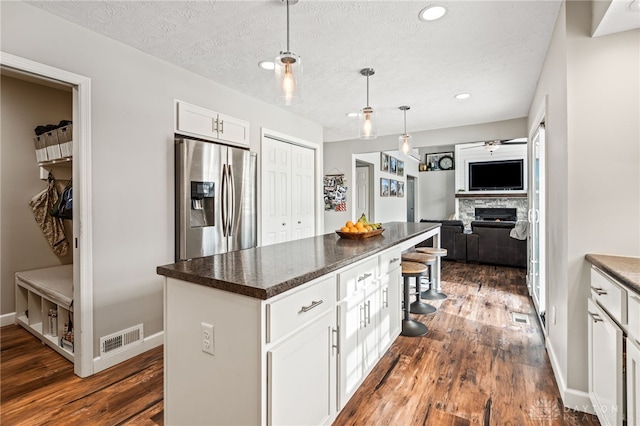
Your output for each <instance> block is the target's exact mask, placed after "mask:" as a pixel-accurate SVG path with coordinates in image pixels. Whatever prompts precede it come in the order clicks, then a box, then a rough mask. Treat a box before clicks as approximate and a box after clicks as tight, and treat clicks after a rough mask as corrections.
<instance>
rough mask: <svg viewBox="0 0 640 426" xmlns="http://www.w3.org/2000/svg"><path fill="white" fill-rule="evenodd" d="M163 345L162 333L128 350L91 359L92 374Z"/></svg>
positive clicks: (146, 338)
mask: <svg viewBox="0 0 640 426" xmlns="http://www.w3.org/2000/svg"><path fill="white" fill-rule="evenodd" d="M163 343H164V331H161V332H159V333H156V334H153V335H151V336H149V337H145V338H144V340H143V341H142V343H141V344H139V345H135V346H133V347H132V348H130V349H127V350H124V351H122V352H118V353H116V354H113V355H111V356H107V357H96V358H94V359H93V373H94V374H95V373H98V372H100V371H103V370H106V369H107V368H110V367H113V366H114V365H117V364H120V363H121V362H123V361H126V360H128V359H130V358H133V357H134V356H137V355H140V354H141V353H144V352H146V351H148V350H151V349H153V348H156V347H158V346H160V345H162V344H163Z"/></svg>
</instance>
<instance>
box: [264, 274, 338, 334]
mask: <svg viewBox="0 0 640 426" xmlns="http://www.w3.org/2000/svg"><path fill="white" fill-rule="evenodd" d="M335 288H336V286H335V277H334V276H333V275H332V276H330V277H324V278H320V279H319V280H318V281H316V282H315V283H314V284H311V285H309V286H307V287H305V288H304V289H302V290H299V291H295V290H292V291H293V292H294V293H293V294H290V295H287V296H285V297H283V298H281V299H278V300H276V301H274V302H271V303H267V304H266V316H267V318H266V325H267V343H271V342H275V341H276V340H278V339H279V338H280V337H282V336H284V335H285V334H287V333H289V332H291V331H293V330H295V329H297V328H298V327H300V326H301V325H303V324H304V323H306V322H308V321H310V320H312V319H314V318H316V317H318V316H320V315H321V314H323V313H325V312H327V311H328V310H331V309H333V306H334V305H335V301H334V299H333V297H334V294H335V291H336V290H335Z"/></svg>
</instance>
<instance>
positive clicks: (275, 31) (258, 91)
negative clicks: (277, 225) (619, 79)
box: [30, 0, 560, 141]
mask: <svg viewBox="0 0 640 426" xmlns="http://www.w3.org/2000/svg"><path fill="white" fill-rule="evenodd" d="M30 3H31V4H33V5H35V6H37V7H40V8H42V9H44V10H47V11H50V12H51V13H54V14H56V15H59V16H61V17H63V18H65V19H67V20H69V21H71V22H75V23H77V24H79V25H82V26H84V27H87V28H89V29H91V30H93V31H96V32H98V33H101V34H104V35H106V36H108V37H111V38H113V39H116V40H119V41H121V42H123V43H125V44H128V45H131V46H133V47H135V48H137V49H139V50H141V51H144V52H147V53H149V54H151V55H153V56H156V57H158V58H162V59H164V60H166V61H168V62H171V63H174V64H176V65H178V66H180V67H183V68H186V69H188V70H191V71H193V72H195V73H197V74H200V75H202V76H205V77H207V78H210V79H212V80H214V81H216V82H218V83H220V84H223V85H225V86H228V87H231V88H233V89H235V90H237V91H239V92H243V93H245V94H247V95H249V96H252V97H254V98H257V99H260V100H263V101H265V102H268V103H273V96H274V82H273V80H274V79H273V72H269V71H264V70H262V69H260V68H258V66H257V64H258V62H259V61H261V60H265V59H268V60H273V58H275V56H276V55H277V54H278V53H279V51H280V50H285V47H286V7H285V6H284V5H283V4H282V3H281V2H280V0H263V1H179V2H172V1H148V2H141V1H87V2H85V1H67V2H58V1H44V2H30ZM429 3H431V2H430V1H427V0H425V1H391V0H389V1H326V0H300V1H299V3H298V4H296V5H294V6H291V8H290V11H291V51H293V52H295V53H297V54H298V55H300V56H301V57H302V60H303V65H304V80H303V98H304V102H303V103H302V104H300V105H295V106H291V107H286V106H281V108H286V109H289V110H291V111H292V112H293V113H295V114H298V115H300V116H302V117H306V118H308V119H310V120H312V121H314V122H316V123H319V124H321V125H322V126H323V127H324V139H325V141H336V140H345V139H355V138H357V137H358V133H357V119H353V118H348V117H347V116H346V114H347V113H348V112H352V111H358V110H359V109H361V108H362V107H364V106H365V104H366V79H365V77H363V76H361V75H360V73H359V71H360V69H361V68H365V67H371V68H374V69H375V75H374V76H372V77H371V78H370V105H371V106H372V107H373V108H374V110H375V111H376V112H377V113H378V134H379V135H388V134H399V133H401V132H402V130H403V117H402V112H401V111H399V110H398V107H399V106H401V105H409V106H411V110H410V111H408V113H407V130H408V131H409V132H410V133H411V132H415V131H418V130H427V129H435V128H443V127H451V126H459V125H466V124H475V123H484V122H491V121H498V120H505V119H511V118H518V117H524V116H526V115H527V113H528V109H529V105H530V103H531V99H532V96H533V93H534V90H535V87H536V82H537V80H538V76H539V74H540V70H541V68H542V63H543V60H544V57H545V55H546V51H547V48H548V45H549V41H550V38H551V33H552V30H553V27H554V24H555V20H556V17H557V14H558V10H559V5H560V3H559V2H558V1H553V0H551V1H494V2H486V1H456V2H444V1H438V2H437V3H438V4H441V5H444V6H446V8H447V9H448V13H447V15H445V17H444V18H442V19H440V20H438V21H435V22H422V21H420V20H419V19H418V12H419V11H420V10H421V9H422V8H423V7H425V6H426V5H428V4H429ZM460 92H469V93H471V95H472V96H471V98H470V99H467V100H463V101H460V100H456V99H454V98H453V95H454V94H456V93H460Z"/></svg>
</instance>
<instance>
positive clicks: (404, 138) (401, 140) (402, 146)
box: [398, 133, 413, 155]
mask: <svg viewBox="0 0 640 426" xmlns="http://www.w3.org/2000/svg"><path fill="white" fill-rule="evenodd" d="M398 149H399V150H400V152H401V153H403V154H405V155H409V154H411V150H412V149H413V146H412V144H411V135H410V134H408V133H403V134H401V135H400V136H399V137H398Z"/></svg>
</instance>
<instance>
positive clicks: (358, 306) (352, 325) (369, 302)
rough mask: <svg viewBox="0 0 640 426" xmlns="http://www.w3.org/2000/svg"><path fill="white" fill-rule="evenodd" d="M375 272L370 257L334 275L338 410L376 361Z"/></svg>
mask: <svg viewBox="0 0 640 426" xmlns="http://www.w3.org/2000/svg"><path fill="white" fill-rule="evenodd" d="M377 268H378V259H377V257H373V258H371V259H368V260H365V261H362V262H360V263H358V264H356V265H355V266H352V267H350V268H347V269H345V270H343V271H342V272H340V273H339V274H338V299H339V303H338V333H339V336H340V338H339V342H340V352H339V357H338V409H341V408H343V407H344V405H345V404H346V403H347V401H348V400H349V398H351V397H352V396H353V394H354V392H355V391H356V389H358V386H360V384H361V383H362V381H363V380H364V377H365V376H366V375H367V374H368V373H369V371H371V369H372V368H373V366H374V365H375V364H376V363H377V362H378V360H379V350H378V340H379V329H378V321H379V320H380V303H379V300H380V290H379V286H378V284H379V283H378V280H377V278H376V274H377Z"/></svg>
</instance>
